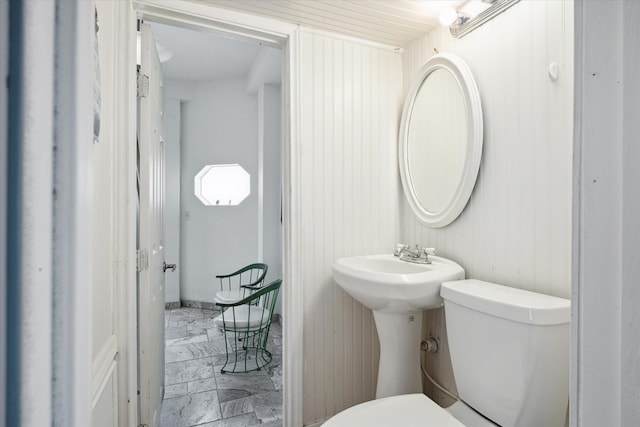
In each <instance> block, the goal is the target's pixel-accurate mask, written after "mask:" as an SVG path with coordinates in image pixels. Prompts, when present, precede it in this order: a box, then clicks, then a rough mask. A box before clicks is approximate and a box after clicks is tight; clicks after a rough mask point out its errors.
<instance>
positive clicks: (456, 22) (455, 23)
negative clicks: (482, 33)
mask: <svg viewBox="0 0 640 427" xmlns="http://www.w3.org/2000/svg"><path fill="white" fill-rule="evenodd" d="M519 1H520V0H469V1H467V2H466V3H464V4H463V5H462V6H460V7H458V9H457V10H454V9H453V8H448V9H445V10H443V11H442V13H441V14H440V22H441V23H442V24H443V25H449V31H450V32H451V34H452V35H453V36H454V37H456V38H461V37H462V36H464V35H466V34H468V33H470V32H471V31H473V30H474V29H476V28H478V27H479V26H481V25H482V24H484V23H485V22H487V21H489V20H491V19H492V18H493V17H494V16H497V15H499V14H500V13H502V12H504V11H505V10H507V9H508V8H510V7H511V6H513V5H514V4H516V3H517V2H519Z"/></svg>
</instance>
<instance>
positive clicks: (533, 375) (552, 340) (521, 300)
mask: <svg viewBox="0 0 640 427" xmlns="http://www.w3.org/2000/svg"><path fill="white" fill-rule="evenodd" d="M440 295H441V296H442V298H443V299H444V310H445V320H446V325H447V336H448V340H449V349H450V353H451V362H452V366H453V373H454V377H455V381H456V386H457V388H458V396H459V398H460V400H458V401H457V402H456V403H454V404H453V405H451V406H450V407H448V408H446V409H445V408H441V407H440V406H438V405H437V404H436V403H434V402H433V401H431V400H430V399H429V398H428V397H426V396H425V395H424V394H406V395H401V396H392V397H386V398H383V399H377V400H372V401H369V402H364V403H361V404H359V405H356V406H354V407H351V408H349V409H346V410H344V411H342V412H340V413H339V414H337V415H335V416H333V417H331V418H330V419H329V420H328V421H327V422H325V423H324V424H323V427H354V426H368V427H372V426H380V427H382V426H394V427H412V426H416V427H417V426H422V427H425V426H433V427H461V426H467V427H489V426H501V427H515V426H517V427H540V426H545V427H563V426H564V425H565V418H566V413H567V404H568V400H569V336H570V335H569V334H570V330H569V320H570V311H571V306H570V301H569V300H567V299H564V298H557V297H552V296H549V295H543V294H539V293H535V292H529V291H525V290H521V289H516V288H511V287H507V286H503V285H498V284H495V283H489V282H484V281H480V280H457V281H453V282H445V283H443V284H442V287H441V290H440Z"/></svg>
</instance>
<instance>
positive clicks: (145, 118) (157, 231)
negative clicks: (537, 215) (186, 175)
mask: <svg viewBox="0 0 640 427" xmlns="http://www.w3.org/2000/svg"><path fill="white" fill-rule="evenodd" d="M141 35H142V56H141V66H140V75H141V77H140V78H139V79H138V80H139V86H140V87H141V93H140V97H139V114H140V121H139V123H140V132H139V142H138V147H139V155H140V159H139V188H140V189H139V197H140V214H139V215H140V216H139V221H140V222H139V231H140V233H139V245H138V248H139V254H140V255H139V256H140V260H141V261H140V264H139V265H140V267H139V268H140V272H139V288H138V364H139V367H138V369H139V371H138V387H139V391H140V423H141V424H143V425H144V424H146V425H148V426H150V427H155V426H157V425H158V422H159V420H160V409H161V404H162V397H163V393H164V272H163V264H164V242H163V236H162V220H163V207H164V147H163V136H162V135H163V134H162V71H161V68H160V61H159V59H158V53H157V49H156V45H155V42H154V39H153V34H152V32H151V28H150V27H149V26H148V25H146V24H143V25H142V27H141Z"/></svg>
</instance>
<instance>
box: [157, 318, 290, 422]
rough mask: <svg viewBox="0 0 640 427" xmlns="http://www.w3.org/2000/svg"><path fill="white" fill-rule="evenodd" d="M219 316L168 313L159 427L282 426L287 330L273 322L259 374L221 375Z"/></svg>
mask: <svg viewBox="0 0 640 427" xmlns="http://www.w3.org/2000/svg"><path fill="white" fill-rule="evenodd" d="M217 315H218V312H217V311H214V310H207V309H201V308H186V307H183V308H176V309H172V310H166V311H165V343H166V347H165V396H164V401H163V403H162V413H161V416H160V427H192V426H198V427H240V426H242V427H244V426H253V425H263V426H270V427H275V426H282V327H281V326H280V324H278V323H276V322H274V323H272V325H271V331H270V333H269V341H268V343H269V344H268V346H267V347H268V349H269V351H270V352H271V354H272V355H273V360H272V361H271V363H270V364H269V365H267V366H266V367H264V368H262V370H260V371H253V372H249V373H244V374H231V373H226V374H222V373H221V372H220V369H221V367H222V365H223V364H224V361H225V345H224V336H223V335H222V332H221V331H219V330H218V329H217V328H215V327H214V326H213V318H215V317H216V316H217Z"/></svg>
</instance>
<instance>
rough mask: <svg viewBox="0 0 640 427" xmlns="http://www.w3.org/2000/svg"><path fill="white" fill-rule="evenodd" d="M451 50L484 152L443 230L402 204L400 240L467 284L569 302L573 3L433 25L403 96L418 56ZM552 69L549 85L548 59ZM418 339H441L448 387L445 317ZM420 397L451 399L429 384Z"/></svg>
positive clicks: (527, 5)
mask: <svg viewBox="0 0 640 427" xmlns="http://www.w3.org/2000/svg"><path fill="white" fill-rule="evenodd" d="M434 49H437V50H438V51H439V52H443V53H444V52H453V53H456V54H458V55H459V56H461V57H462V58H463V59H464V60H465V62H467V64H468V65H469V68H470V69H471V72H472V73H473V75H474V78H475V80H476V83H477V86H478V90H479V92H480V97H481V102H482V108H483V116H484V117H483V122H484V147H483V157H482V162H481V166H480V173H479V175H478V180H477V182H476V185H475V189H474V191H473V193H472V195H471V199H470V201H469V203H468V204H467V206H466V208H465V210H464V211H463V212H462V214H461V215H460V216H459V217H458V219H457V220H456V221H454V222H453V223H452V224H450V225H448V226H446V227H444V228H441V229H430V228H427V227H426V226H424V225H422V224H421V223H420V222H419V221H418V219H417V218H416V216H415V215H414V213H413V211H412V210H411V208H410V207H409V205H408V203H407V202H406V200H405V198H404V197H403V198H402V203H401V221H400V222H401V230H402V231H401V236H402V238H401V240H402V241H403V242H405V243H408V244H414V243H419V244H421V245H423V246H427V247H430V246H432V247H436V248H437V249H438V251H439V254H440V255H442V256H444V257H447V258H451V259H453V260H455V261H456V262H458V263H459V264H460V265H462V267H463V268H464V269H465V272H466V277H467V278H475V279H481V280H487V281H492V282H496V283H501V284H504V285H508V286H513V287H517V288H522V289H528V290H532V291H537V292H541V293H545V294H551V295H556V296H561V297H565V298H568V297H569V296H570V286H571V181H572V166H571V164H572V114H573V109H572V105H573V99H572V96H573V92H572V90H573V6H572V3H571V2H556V1H549V2H537V1H522V2H519V3H517V4H515V5H514V6H513V7H511V8H510V9H508V10H507V11H506V12H504V13H503V14H501V15H499V16H497V17H495V18H494V19H492V20H491V21H490V22H488V23H486V24H484V25H483V26H481V27H479V28H477V29H476V30H474V31H473V32H471V33H469V34H467V35H466V36H464V37H463V38H462V39H455V38H453V37H452V36H451V35H450V33H449V31H448V28H445V27H440V28H439V29H437V30H435V31H433V32H432V33H430V34H428V35H427V36H426V37H423V38H422V39H420V40H417V41H415V42H413V43H412V44H411V45H409V46H407V48H406V52H405V56H404V69H403V71H404V85H405V93H406V91H407V89H408V86H409V85H410V83H411V81H412V78H413V76H414V75H415V74H416V73H417V71H418V70H419V69H420V68H421V67H422V66H423V65H424V63H425V62H426V60H427V59H428V58H429V57H431V56H432V55H433V54H434ZM551 62H557V63H558V64H559V65H560V76H559V78H558V80H557V81H552V80H550V78H549V76H548V74H547V69H548V66H549V63H551ZM423 336H425V337H426V336H436V337H439V338H440V344H441V346H440V350H439V352H438V353H437V354H435V355H430V356H429V357H428V358H427V367H428V370H429V371H430V372H431V373H432V375H434V376H435V377H436V378H437V379H438V380H439V381H440V382H441V383H442V384H444V385H445V386H447V387H448V388H450V389H453V390H455V384H454V379H453V373H452V370H451V363H450V356H449V351H448V343H447V340H446V329H445V322H444V311H443V310H442V309H438V310H430V311H427V312H425V316H424V319H423ZM424 384H425V391H426V392H427V394H428V395H429V396H431V397H433V398H434V399H436V401H438V402H439V403H440V404H443V405H448V404H451V403H452V402H451V401H450V400H449V399H448V398H447V397H446V396H445V395H444V394H443V393H440V392H439V391H438V390H437V389H435V388H433V387H431V385H430V383H428V382H426V381H425V382H424Z"/></svg>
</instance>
